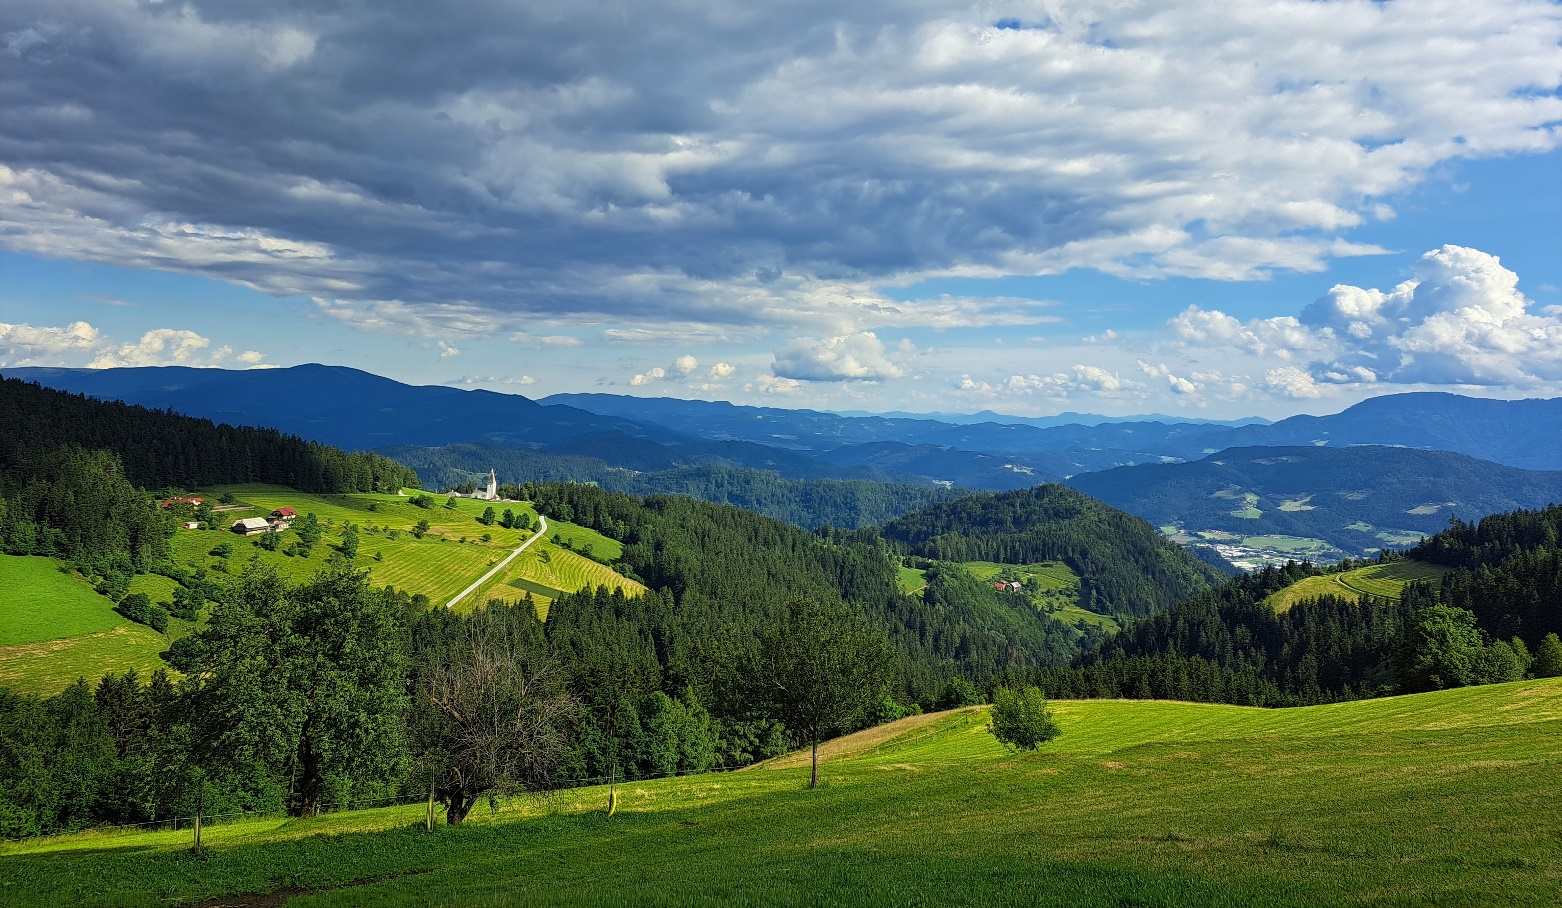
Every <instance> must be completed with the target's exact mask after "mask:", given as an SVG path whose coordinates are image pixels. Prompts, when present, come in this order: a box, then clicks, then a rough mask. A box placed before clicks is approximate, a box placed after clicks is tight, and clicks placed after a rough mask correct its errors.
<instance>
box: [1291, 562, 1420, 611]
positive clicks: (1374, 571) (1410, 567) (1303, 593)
mask: <svg viewBox="0 0 1562 908" xmlns="http://www.w3.org/2000/svg"><path fill="white" fill-rule="evenodd" d="M1446 573H1448V569H1447V568H1445V567H1442V566H1440V565H1435V564H1426V563H1424V562H1420V561H1411V560H1409V559H1404V560H1400V561H1389V562H1386V563H1383V564H1371V565H1368V566H1366V567H1362V568H1356V569H1354V570H1350V571H1344V572H1342V573H1339V574H1325V575H1324V576H1322V577H1308V578H1306V579H1304V580H1298V581H1297V582H1296V583H1293V584H1291V585H1290V586H1288V587H1286V588H1285V589H1283V590H1280V591H1278V592H1275V593H1271V594H1270V595H1269V597H1268V598H1267V599H1265V600H1264V602H1265V603H1267V604H1268V605H1270V606H1272V607H1273V608H1274V610H1275V611H1277V612H1283V611H1286V610H1287V609H1289V608H1290V607H1291V606H1293V605H1295V604H1296V603H1298V602H1301V601H1302V600H1304V599H1316V598H1318V597H1319V596H1344V597H1346V598H1350V599H1357V598H1360V597H1361V596H1363V595H1367V596H1372V597H1374V598H1378V599H1398V598H1399V594H1400V591H1401V590H1403V589H1404V588H1405V586H1406V585H1407V584H1410V583H1413V582H1415V581H1418V580H1420V581H1425V582H1427V583H1431V584H1434V585H1435V584H1436V583H1438V582H1439V581H1440V580H1442V579H1443V575H1444V574H1446Z"/></svg>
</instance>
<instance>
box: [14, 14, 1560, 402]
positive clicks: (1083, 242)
mask: <svg viewBox="0 0 1562 908" xmlns="http://www.w3.org/2000/svg"><path fill="white" fill-rule="evenodd" d="M1205 7H1207V8H1205ZM604 9H606V10H610V11H611V13H610V14H604V13H603V10H599V9H590V10H588V9H583V8H579V5H578V4H558V5H554V4H547V3H536V4H530V5H524V6H517V5H515V4H502V3H493V4H489V3H482V2H479V3H472V4H465V5H463V6H462V7H460V8H459V10H458V9H456V8H445V9H435V8H430V7H427V6H426V5H418V6H417V7H416V8H413V9H408V10H396V11H393V10H390V9H380V8H375V9H367V10H366V9H363V8H362V7H360V6H356V5H351V4H344V5H341V6H336V5H334V4H318V5H313V8H311V9H310V10H309V11H307V12H301V11H297V10H284V9H272V8H270V7H269V6H266V5H254V4H247V3H227V2H224V3H218V2H196V3H192V4H188V5H186V6H183V7H181V8H179V9H164V8H163V7H162V6H159V5H143V6H138V7H127V6H125V5H122V4H118V3H113V2H108V0H69V2H64V3H61V2H53V0H51V2H47V3H46V2H41V0H21V2H18V3H16V4H7V6H6V8H5V9H4V10H0V36H3V39H4V40H3V42H0V53H5V54H8V55H9V60H8V61H7V64H6V65H7V68H8V72H9V73H11V74H12V75H11V76H10V77H9V79H8V82H9V85H8V88H7V89H6V95H5V103H6V106H7V109H8V111H9V113H8V118H7V119H8V123H7V128H6V130H5V131H4V133H3V134H0V183H3V184H4V187H3V188H4V190H5V192H4V194H3V196H0V368H3V367H4V366H6V365H12V366H14V365H70V366H88V365H90V366H94V367H104V366H111V365H155V364H186V365H215V366H221V367H226V368H258V367H265V366H278V365H292V364H296V363H301V362H327V363H335V364H342V365H349V366H355V367H359V368H364V369H368V370H371V371H375V372H378V373H381V374H385V375H389V376H391V377H394V378H397V379H400V380H403V381H409V382H416V383H428V384H436V383H451V384H456V385H459V386H465V387H485V388H490V389H493V390H500V391H508V392H513V393H524V394H526V395H527V396H532V397H540V396H545V395H547V394H551V393H558V392H569V391H611V392H615V393H628V394H641V395H658V396H681V397H705V398H712V399H729V400H735V401H738V402H742V403H764V404H767V405H776V406H812V407H821V408H832V407H833V408H839V409H869V410H874V409H878V410H892V409H893V410H913V411H937V410H942V411H956V410H958V411H967V412H970V411H975V410H980V409H984V408H990V409H995V410H1000V411H1005V412H1011V413H1020V414H1036V415H1040V414H1047V413H1054V412H1059V411H1064V410H1078V411H1092V412H1101V413H1108V414H1125V413H1136V412H1188V413H1193V414H1196V415H1200V416H1211V417H1230V416H1241V415H1252V414H1257V415H1264V416H1269V417H1272V418H1273V417H1280V416H1284V415H1289V414H1291V413H1296V412H1314V413H1321V412H1331V411H1334V410H1338V409H1341V408H1343V407H1345V406H1347V405H1349V404H1350V403H1353V402H1355V401H1357V400H1360V399H1363V398H1365V397H1369V396H1374V395H1377V394H1383V393H1391V392H1396V391H1407V390H1425V389H1439V390H1454V391H1459V392H1462V393H1471V394H1480V395H1491V396H1534V395H1546V396H1553V395H1555V394H1557V393H1558V391H1559V390H1562V291H1559V290H1558V288H1559V287H1562V214H1559V212H1562V151H1558V149H1557V146H1558V139H1559V133H1562V125H1559V124H1562V98H1559V94H1558V88H1559V78H1562V77H1559V73H1562V51H1559V49H1558V48H1559V38H1562V6H1559V5H1558V4H1556V3H1551V2H1531V0H1493V2H1491V3H1487V4H1482V5H1481V7H1480V8H1478V9H1472V8H1470V7H1469V5H1468V4H1463V3H1458V2H1452V0H1394V2H1391V3H1382V4H1377V3H1369V2H1365V0H1360V2H1357V0H1334V2H1330V3H1305V2H1300V0H1270V2H1262V3H1254V4H1251V5H1245V6H1244V8H1243V11H1242V13H1241V14H1240V15H1231V14H1229V5H1226V4H1219V3H1213V2H1211V3H1203V2H1179V3H1173V2H1153V0H1145V2H1143V3H1139V4H1127V5H1125V4H1117V3H1104V2H1103V3H1091V2H1076V3H1064V2H1036V3H982V4H977V5H976V6H971V5H969V4H966V5H961V4H953V3H946V2H933V0H928V2H914V3H894V4H889V3H884V4H878V3H864V4H861V5H859V6H854V7H853V8H852V9H850V10H846V11H843V10H842V9H840V8H839V4H826V3H816V2H810V0H799V2H794V3H782V4H774V5H769V6H766V7H764V8H757V7H751V6H739V5H729V4H725V3H714V2H713V3H708V4H686V3H678V4H659V3H654V2H647V3H643V4H635V5H633V6H621V7H620V6H611V5H610V6H608V7H605V8H604ZM419 17H423V21H419ZM409 20H410V25H411V26H415V28H413V30H412V32H411V33H415V34H419V35H420V36H421V37H420V38H419V40H418V41H417V42H415V43H414V44H412V45H408V44H407V43H406V42H405V40H404V38H405V35H406V34H407V33H408V32H407V31H405V27H406V26H408V25H409ZM1013 22H1019V23H1022V24H1026V27H1024V28H1019V29H1016V28H1012V27H1008V26H1011V25H1012V24H1013ZM1030 23H1038V24H1037V25H1035V26H1031V25H1029V24H1030ZM1000 24H1002V25H1003V26H1004V27H1000Z"/></svg>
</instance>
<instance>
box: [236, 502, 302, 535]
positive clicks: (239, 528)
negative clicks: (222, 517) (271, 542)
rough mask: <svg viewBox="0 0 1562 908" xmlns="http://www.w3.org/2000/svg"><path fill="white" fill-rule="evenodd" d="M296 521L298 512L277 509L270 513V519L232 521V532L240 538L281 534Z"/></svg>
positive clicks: (288, 509) (289, 509)
mask: <svg viewBox="0 0 1562 908" xmlns="http://www.w3.org/2000/svg"><path fill="white" fill-rule="evenodd" d="M297 519H298V512H297V511H295V510H293V509H292V508H277V509H276V510H275V511H272V512H271V516H270V517H241V518H239V519H238V520H235V521H233V532H235V533H238V534H239V535H240V536H255V535H258V534H260V533H270V532H278V533H280V532H282V531H283V530H285V529H287V528H288V527H290V526H292V525H293V521H294V520H297Z"/></svg>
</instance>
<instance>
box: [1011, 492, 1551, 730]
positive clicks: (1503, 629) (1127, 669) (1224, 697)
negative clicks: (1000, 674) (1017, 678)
mask: <svg viewBox="0 0 1562 908" xmlns="http://www.w3.org/2000/svg"><path fill="white" fill-rule="evenodd" d="M1559 536H1562V507H1559V506H1553V507H1550V508H1546V509H1543V510H1538V511H1515V512H1512V513H1508V514H1497V515H1493V516H1491V517H1487V518H1485V519H1484V520H1481V521H1480V522H1479V523H1473V524H1472V523H1465V522H1462V521H1457V520H1456V521H1454V523H1453V525H1452V526H1450V527H1449V528H1448V529H1447V530H1444V531H1443V532H1441V533H1438V534H1437V535H1435V536H1433V537H1430V538H1429V539H1427V540H1425V541H1424V542H1422V543H1421V544H1420V545H1418V546H1416V547H1415V548H1413V549H1411V550H1410V551H1409V553H1408V557H1410V558H1413V559H1417V560H1421V561H1425V562H1428V563H1433V564H1442V565H1445V566H1448V567H1452V568H1454V570H1453V571H1451V572H1450V573H1448V574H1446V575H1444V577H1443V579H1442V582H1441V583H1440V584H1439V585H1437V586H1433V585H1431V584H1427V583H1413V584H1410V585H1408V586H1407V587H1406V588H1405V589H1404V591H1403V593H1402V594H1401V596H1400V598H1399V600H1398V601H1397V602H1393V603H1386V602H1383V601H1381V600H1376V599H1373V598H1370V597H1347V596H1332V595H1328V596H1319V597H1316V598H1312V599H1305V600H1303V601H1301V602H1298V603H1296V604H1294V605H1293V606H1292V607H1291V608H1290V609H1288V610H1287V611H1285V612H1281V613H1276V611H1275V609H1274V608H1273V607H1272V606H1271V605H1269V604H1268V603H1266V602H1265V601H1264V600H1265V598H1266V597H1268V596H1269V595H1270V594H1271V593H1274V592H1276V591H1278V590H1281V589H1284V588H1285V587H1287V586H1289V585H1291V584H1292V583H1295V582H1296V581H1298V580H1301V579H1304V578H1307V577H1312V576H1317V575H1319V574H1320V573H1322V571H1321V570H1320V569H1319V568H1318V567H1316V566H1314V565H1311V564H1307V563H1291V564H1287V565H1285V566H1284V567H1268V568H1265V569H1263V570H1261V571H1257V572H1254V573H1252V574H1248V575H1245V576H1242V577H1237V578H1234V579H1232V580H1230V581H1227V582H1226V583H1224V584H1223V585H1221V586H1219V587H1217V588H1215V589H1212V590H1209V591H1206V592H1203V593H1200V594H1198V595H1195V596H1192V597H1190V598H1189V599H1187V600H1185V601H1183V602H1181V603H1178V604H1177V605H1175V606H1173V607H1172V608H1170V609H1168V610H1167V611H1164V612H1161V613H1159V614H1156V615H1152V616H1149V617H1147V618H1145V619H1143V620H1140V621H1137V622H1134V623H1133V624H1132V625H1130V626H1129V627H1127V628H1124V629H1123V630H1122V631H1121V632H1120V633H1118V634H1117V635H1115V636H1113V637H1111V638H1109V639H1107V640H1105V641H1104V642H1103V643H1102V644H1101V645H1100V646H1099V647H1098V648H1097V649H1096V650H1094V651H1092V652H1089V653H1087V654H1085V655H1083V656H1081V657H1080V659H1079V660H1078V661H1077V662H1076V664H1075V665H1074V666H1071V667H1069V668H1067V669H1048V670H1043V671H1040V672H1037V673H1033V674H1034V676H1035V677H1037V678H1040V679H1041V683H1042V684H1043V685H1044V686H1045V687H1046V688H1047V689H1048V690H1049V692H1051V693H1052V694H1053V695H1054V696H1084V697H1116V696H1123V697H1154V698H1165V699H1180V700H1206V701H1217V702H1229V703H1241V704H1252V705H1260V706H1286V705H1297V704H1307V703H1319V702H1328V701H1333V700H1342V699H1355V698H1359V697H1371V696H1383V695H1387V694H1394V693H1410V692H1416V691H1420V690H1432V689H1438V688H1446V687H1459V686H1464V685H1468V684H1487V683H1496V682H1502V681H1515V680H1519V679H1521V678H1524V677H1526V676H1533V677H1551V676H1555V675H1562V643H1559V640H1558V634H1559V633H1562V549H1559V547H1558V538H1559ZM1384 557H1399V556H1394V555H1385V556H1384ZM1352 566H1353V564H1352V563H1350V562H1346V563H1345V564H1342V565H1340V566H1338V567H1337V568H1335V570H1347V569H1349V568H1350V567H1352Z"/></svg>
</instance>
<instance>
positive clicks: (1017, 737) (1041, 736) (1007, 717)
mask: <svg viewBox="0 0 1562 908" xmlns="http://www.w3.org/2000/svg"><path fill="white" fill-rule="evenodd" d="M987 730H988V731H990V732H992V734H993V737H995V738H997V739H998V740H999V742H1000V743H1002V744H1003V745H1004V746H1006V747H1012V748H1014V749H1016V750H1035V749H1036V748H1037V747H1040V746H1041V745H1043V744H1045V743H1047V742H1048V741H1051V740H1052V739H1053V738H1056V737H1057V736H1058V735H1059V734H1061V733H1062V729H1060V728H1058V724H1057V723H1056V722H1054V721H1052V712H1051V711H1050V710H1048V709H1047V696H1046V695H1045V694H1043V693H1042V692H1041V688H1039V687H1022V688H1020V689H1019V690H1011V689H1009V688H1007V687H1000V688H998V689H997V690H995V691H993V711H992V721H991V724H989V725H988V726H987Z"/></svg>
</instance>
